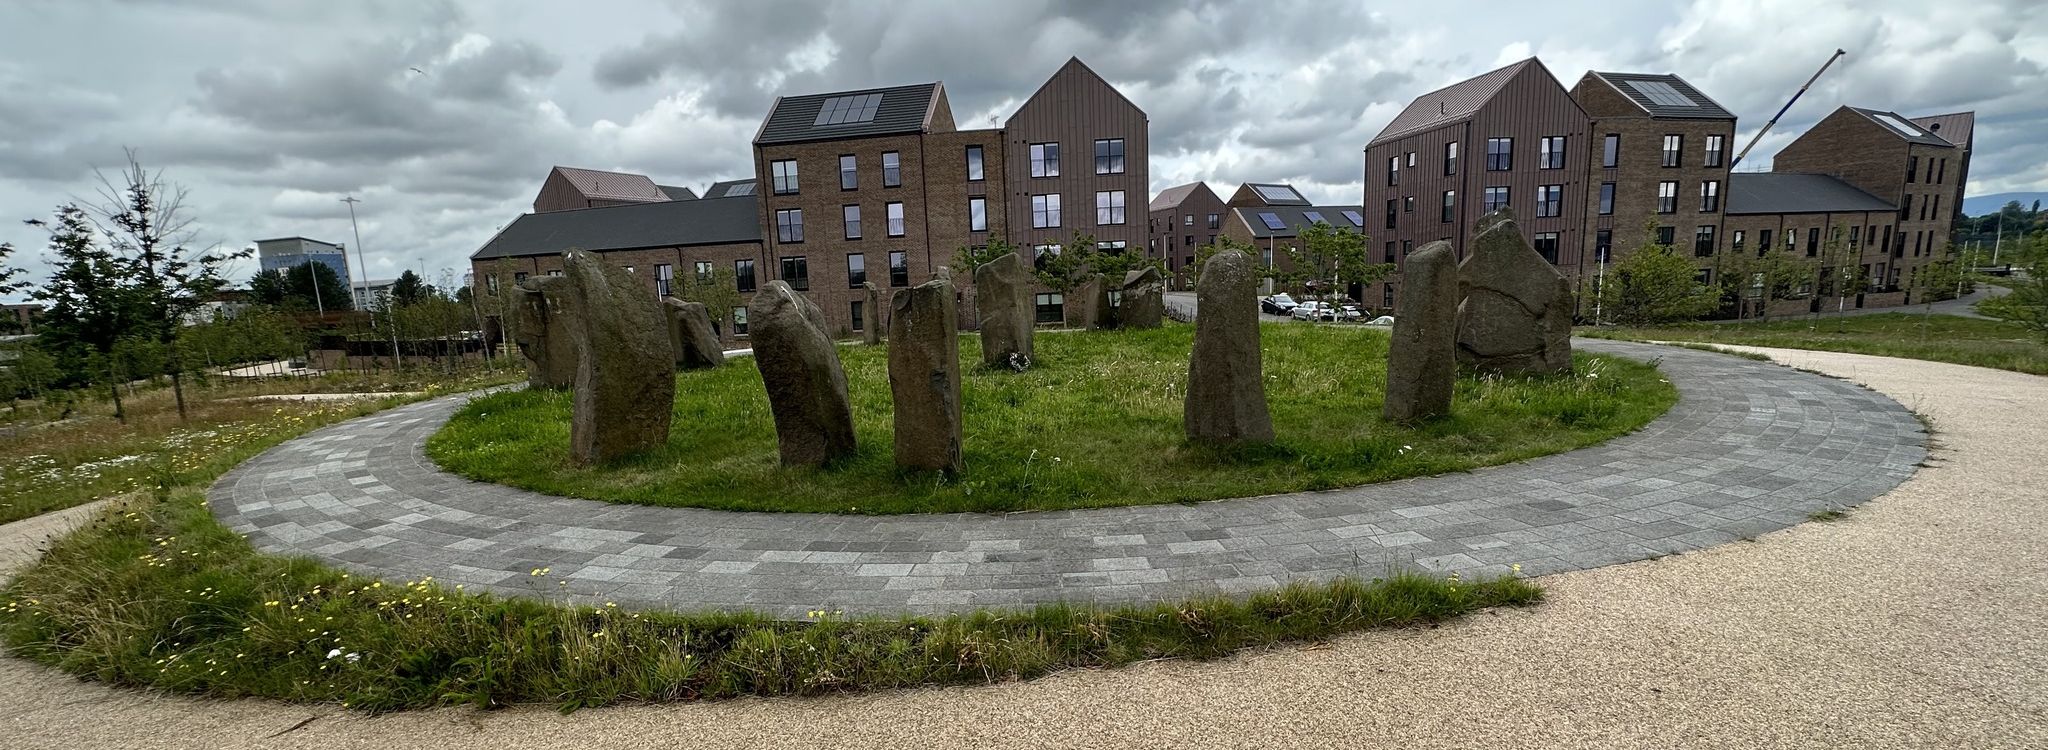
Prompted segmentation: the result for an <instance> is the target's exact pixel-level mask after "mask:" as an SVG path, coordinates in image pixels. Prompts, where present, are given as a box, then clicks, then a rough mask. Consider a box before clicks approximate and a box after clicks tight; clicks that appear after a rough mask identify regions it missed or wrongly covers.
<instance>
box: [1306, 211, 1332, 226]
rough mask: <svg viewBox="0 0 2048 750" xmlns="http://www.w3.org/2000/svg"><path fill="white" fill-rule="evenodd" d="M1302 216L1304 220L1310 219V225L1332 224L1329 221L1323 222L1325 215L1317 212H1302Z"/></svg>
mask: <svg viewBox="0 0 2048 750" xmlns="http://www.w3.org/2000/svg"><path fill="white" fill-rule="evenodd" d="M1301 216H1302V218H1305V219H1308V223H1310V224H1314V223H1316V222H1322V223H1324V224H1328V223H1330V222H1327V221H1323V215H1322V214H1321V213H1318V212H1315V211H1303V212H1301Z"/></svg>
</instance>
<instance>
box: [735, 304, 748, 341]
mask: <svg viewBox="0 0 2048 750" xmlns="http://www.w3.org/2000/svg"><path fill="white" fill-rule="evenodd" d="M732 335H734V336H745V335H747V308H746V306H745V305H741V306H739V307H735V308H733V309H732Z"/></svg>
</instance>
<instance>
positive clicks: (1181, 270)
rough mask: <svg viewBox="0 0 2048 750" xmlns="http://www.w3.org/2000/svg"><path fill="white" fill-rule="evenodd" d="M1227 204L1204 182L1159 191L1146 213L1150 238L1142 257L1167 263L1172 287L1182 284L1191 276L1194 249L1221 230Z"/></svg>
mask: <svg viewBox="0 0 2048 750" xmlns="http://www.w3.org/2000/svg"><path fill="white" fill-rule="evenodd" d="M1229 208H1230V207H1229V206H1228V205H1226V204H1225V203H1224V202H1223V199H1222V198H1220V197H1218V196H1217V195H1216V191H1214V190H1210V189H1209V184H1208V183H1205V182H1190V183H1188V184H1186V185H1175V186H1173V187H1170V188H1167V189H1165V190H1161V191H1159V195H1157V196H1155V197H1153V199H1152V202H1151V205H1150V206H1149V207H1148V212H1149V213H1150V214H1151V218H1150V221H1149V223H1148V226H1147V229H1148V231H1149V233H1150V234H1151V236H1152V239H1151V241H1150V242H1149V243H1147V244H1146V246H1145V257H1146V258H1149V259H1152V260H1155V261H1159V262H1161V263H1163V264H1165V266H1166V272H1167V274H1168V275H1170V276H1172V277H1173V283H1174V286H1175V287H1177V288H1182V287H1185V286H1186V285H1187V284H1188V283H1189V279H1190V278H1192V274H1190V272H1189V269H1190V267H1192V266H1194V264H1195V250H1196V248H1199V247H1203V246H1205V245H1213V244H1216V238H1217V237H1218V236H1220V235H1221V234H1222V232H1223V215H1224V214H1225V213H1227V212H1228V211H1229Z"/></svg>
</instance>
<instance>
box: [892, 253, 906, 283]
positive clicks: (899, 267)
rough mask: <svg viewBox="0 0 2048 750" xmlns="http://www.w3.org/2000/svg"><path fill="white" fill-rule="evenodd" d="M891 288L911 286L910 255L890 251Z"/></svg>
mask: <svg viewBox="0 0 2048 750" xmlns="http://www.w3.org/2000/svg"><path fill="white" fill-rule="evenodd" d="M889 286H910V253H906V252H903V251H902V250H891V251H889Z"/></svg>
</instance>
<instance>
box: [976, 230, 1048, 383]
mask: <svg viewBox="0 0 2048 750" xmlns="http://www.w3.org/2000/svg"><path fill="white" fill-rule="evenodd" d="M974 311H975V313H976V314H977V315H978V316H979V317H980V318H981V363H982V364H983V365H986V366H988V367H1001V368H1006V369H1010V370H1017V371H1023V370H1024V369H1026V368H1029V367H1030V366H1031V353H1032V352H1031V331H1032V327H1033V326H1034V325H1035V324H1036V322H1037V311H1036V310H1034V309H1032V306H1031V267H1030V266H1028V265H1025V263H1024V256H1021V255H1018V254H1016V253H1004V254H1003V256H1002V257H1000V258H996V259H995V260H991V261H989V262H987V263H983V264H981V265H980V266H979V267H977V268H975V269H974Z"/></svg>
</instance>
